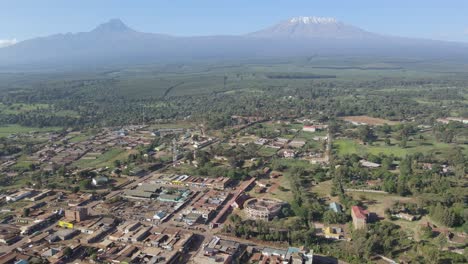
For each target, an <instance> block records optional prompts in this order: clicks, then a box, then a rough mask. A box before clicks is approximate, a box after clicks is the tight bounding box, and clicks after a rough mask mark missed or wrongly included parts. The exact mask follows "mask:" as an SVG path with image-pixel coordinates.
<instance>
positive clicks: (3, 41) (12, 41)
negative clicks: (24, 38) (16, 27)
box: [0, 39, 18, 48]
mask: <svg viewBox="0 0 468 264" xmlns="http://www.w3.org/2000/svg"><path fill="white" fill-rule="evenodd" d="M17 42H18V41H17V40H16V39H0V48H4V47H8V46H11V45H15V44H16V43H17Z"/></svg>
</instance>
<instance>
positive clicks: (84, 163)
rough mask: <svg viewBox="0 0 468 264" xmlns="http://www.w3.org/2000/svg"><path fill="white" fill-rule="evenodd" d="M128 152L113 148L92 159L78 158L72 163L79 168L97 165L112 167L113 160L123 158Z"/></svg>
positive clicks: (96, 166) (95, 166) (97, 166)
mask: <svg viewBox="0 0 468 264" xmlns="http://www.w3.org/2000/svg"><path fill="white" fill-rule="evenodd" d="M129 154H130V152H128V151H126V150H124V149H121V148H113V149H110V150H108V151H107V152H105V153H104V154H102V155H100V156H98V157H97V158H96V159H94V160H85V159H80V160H78V161H76V162H74V163H73V165H76V166H77V167H79V168H99V167H112V166H113V164H112V162H113V161H115V160H125V159H126V158H127V157H128V155H129Z"/></svg>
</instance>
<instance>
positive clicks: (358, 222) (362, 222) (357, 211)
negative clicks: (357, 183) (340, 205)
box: [351, 206, 369, 229]
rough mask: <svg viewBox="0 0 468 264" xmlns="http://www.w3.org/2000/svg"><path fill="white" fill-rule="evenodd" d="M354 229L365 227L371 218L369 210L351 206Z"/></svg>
mask: <svg viewBox="0 0 468 264" xmlns="http://www.w3.org/2000/svg"><path fill="white" fill-rule="evenodd" d="M351 217H352V218H353V225H354V229H361V228H365V227H366V225H367V221H368V219H369V212H368V211H367V210H364V209H363V208H361V207H359V206H353V207H351Z"/></svg>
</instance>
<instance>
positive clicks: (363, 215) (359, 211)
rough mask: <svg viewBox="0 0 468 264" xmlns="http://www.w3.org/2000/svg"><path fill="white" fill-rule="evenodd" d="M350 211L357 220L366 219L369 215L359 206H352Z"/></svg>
mask: <svg viewBox="0 0 468 264" xmlns="http://www.w3.org/2000/svg"><path fill="white" fill-rule="evenodd" d="M351 210H353V213H354V215H355V216H356V217H357V218H362V219H367V216H368V215H369V212H368V211H367V210H364V209H362V208H361V207H359V206H353V207H351Z"/></svg>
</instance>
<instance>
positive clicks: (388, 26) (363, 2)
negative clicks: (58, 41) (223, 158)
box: [0, 0, 468, 45]
mask: <svg viewBox="0 0 468 264" xmlns="http://www.w3.org/2000/svg"><path fill="white" fill-rule="evenodd" d="M294 16H326V17H335V18H337V19H338V20H341V21H343V22H346V23H348V24H352V25H355V26H358V27H361V28H363V29H366V30H368V31H372V32H377V33H383V34H390V35H399V36H407V37H421V38H431V39H441V40H455V41H465V42H468V1H465V0H443V1H442V0H0V45H1V41H5V40H9V39H17V40H24V39H28V38H33V37H38V36H46V35H50V34H55V33H65V32H82V31H89V30H91V29H93V28H94V27H96V25H98V24H100V23H102V22H105V21H107V20H109V19H111V18H120V19H122V20H123V21H124V22H125V23H126V24H127V25H129V26H130V27H132V28H134V29H136V30H139V31H144V32H155V33H169V34H173V35H210V34H242V33H247V32H251V31H255V30H258V29H261V28H264V27H267V26H270V25H272V24H275V23H277V22H279V21H282V20H285V19H288V18H290V17H294Z"/></svg>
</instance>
